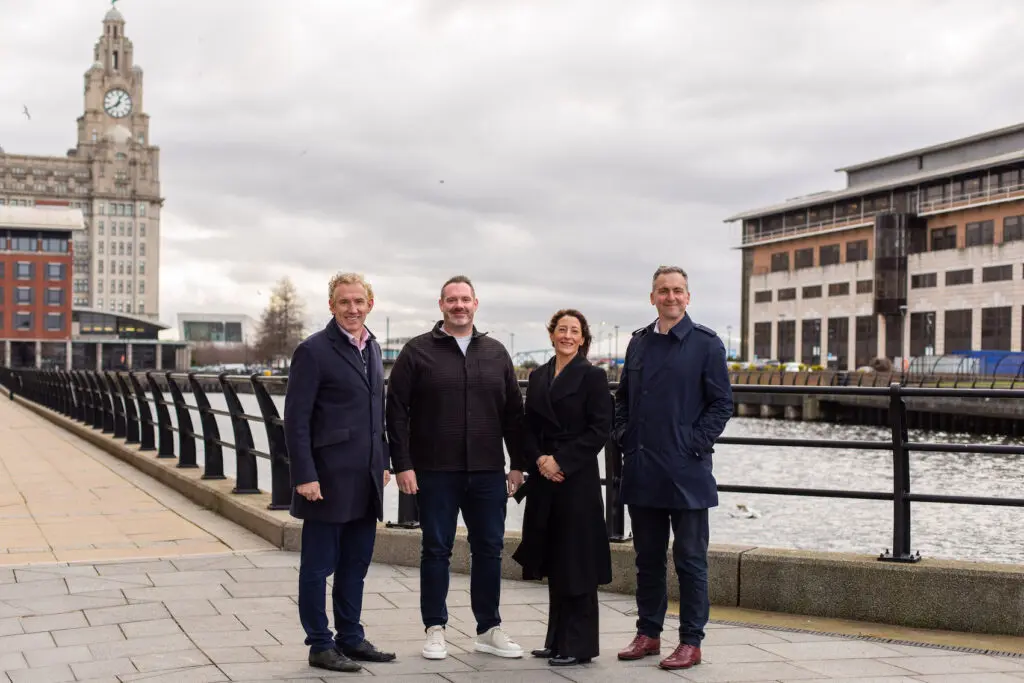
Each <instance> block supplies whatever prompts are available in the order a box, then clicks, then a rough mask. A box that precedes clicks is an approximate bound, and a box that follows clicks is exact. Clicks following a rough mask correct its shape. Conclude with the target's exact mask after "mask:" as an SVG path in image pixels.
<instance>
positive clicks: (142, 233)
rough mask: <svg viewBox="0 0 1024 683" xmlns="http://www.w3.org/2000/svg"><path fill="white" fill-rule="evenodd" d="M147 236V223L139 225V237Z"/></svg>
mask: <svg viewBox="0 0 1024 683" xmlns="http://www.w3.org/2000/svg"><path fill="white" fill-rule="evenodd" d="M145 236H146V224H145V223H139V237H145Z"/></svg>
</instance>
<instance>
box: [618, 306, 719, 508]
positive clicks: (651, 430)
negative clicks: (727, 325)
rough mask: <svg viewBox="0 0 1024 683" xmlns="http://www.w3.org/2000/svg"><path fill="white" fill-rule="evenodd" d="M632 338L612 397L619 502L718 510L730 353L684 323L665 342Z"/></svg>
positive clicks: (640, 333) (649, 331)
mask: <svg viewBox="0 0 1024 683" xmlns="http://www.w3.org/2000/svg"><path fill="white" fill-rule="evenodd" d="M654 325H657V322H655V323H654V324H653V325H650V326H648V327H642V328H640V329H639V330H637V331H636V332H634V333H633V337H632V338H631V339H630V341H629V346H628V347H627V348H626V359H625V367H624V368H623V374H622V377H621V379H620V381H619V388H618V390H617V391H616V394H615V428H614V434H615V437H616V440H617V441H618V443H619V446H620V447H621V449H622V456H623V463H622V467H623V472H622V502H623V503H624V504H626V505H640V506H644V507H652V508H665V509H671V510H678V509H690V510H700V509H706V508H711V507H715V506H716V505H718V485H717V483H716V481H715V477H714V474H712V453H714V450H715V449H714V445H715V440H716V439H717V438H718V437H719V436H720V435H721V434H722V431H723V430H724V429H725V425H726V423H727V422H728V421H729V418H730V417H732V410H733V400H732V385H731V384H730V382H729V369H728V366H727V365H726V358H725V345H724V344H722V340H721V339H719V338H718V335H717V334H715V332H714V330H711V329H709V328H707V327H704V326H703V325H698V324H695V323H694V322H693V320H692V319H691V318H690V316H689V315H686V316H684V317H683V319H682V320H681V321H679V323H677V324H676V325H675V327H673V328H672V329H671V330H669V332H668V334H658V333H657V332H656V331H655V328H654Z"/></svg>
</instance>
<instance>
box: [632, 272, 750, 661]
mask: <svg viewBox="0 0 1024 683" xmlns="http://www.w3.org/2000/svg"><path fill="white" fill-rule="evenodd" d="M689 303H690V288H689V282H688V278H687V275H686V272H685V271H684V270H683V269H682V268H678V267H675V266H662V267H660V268H658V269H657V271H655V273H654V278H653V284H652V291H651V304H653V305H654V306H655V307H656V308H657V309H658V319H657V320H656V321H655V322H654V323H652V324H651V325H649V326H647V327H642V328H640V329H639V330H637V331H636V332H634V333H633V338H632V339H630V342H629V346H628V348H627V349H626V359H625V366H624V371H623V374H622V377H621V380H620V382H619V388H618V391H617V392H616V395H615V428H614V434H615V437H616V439H617V440H618V442H619V445H620V446H621V448H622V455H623V473H622V502H623V503H624V504H625V505H628V506H629V516H630V519H631V521H632V528H633V546H634V549H635V550H636V567H637V587H636V603H637V611H638V614H639V617H638V619H637V635H636V637H635V638H634V639H633V642H632V643H630V645H629V646H628V647H627V648H626V649H625V650H623V651H621V652H620V653H619V659H624V660H633V659H641V658H643V657H646V656H649V655H659V654H660V652H661V631H662V628H663V625H664V621H665V612H666V610H667V608H668V593H667V585H666V554H667V550H668V539H669V530H670V529H671V531H672V533H673V535H674V536H675V540H674V542H673V544H672V558H673V561H674V564H675V567H676V573H677V574H678V576H679V612H680V614H679V646H678V647H677V648H676V649H675V651H674V652H673V653H672V654H671V655H669V656H668V657H666V658H665V659H663V660H661V662H660V663H659V666H660V667H661V668H663V669H686V668H689V667H691V666H694V665H696V664H700V658H701V655H700V645H701V641H702V640H703V638H704V627H705V625H706V624H707V621H708V613H709V610H710V602H709V599H708V585H707V584H708V559H707V552H708V535H709V532H708V509H709V508H712V507H715V506H717V505H718V489H717V483H716V482H715V477H714V475H713V474H712V459H711V454H712V453H713V452H714V444H715V440H716V439H717V438H718V437H719V436H720V435H721V433H722V431H723V430H724V429H725V425H726V423H727V422H728V421H729V418H730V417H732V411H733V401H732V387H731V385H730V382H729V372H728V367H727V365H726V357H725V356H726V354H725V346H724V344H722V340H721V339H719V338H718V335H717V334H715V332H714V331H713V330H711V329H709V328H707V327H704V326H703V325H699V324H697V323H695V322H693V320H692V319H691V318H690V316H688V315H687V314H686V307H687V305H688V304H689Z"/></svg>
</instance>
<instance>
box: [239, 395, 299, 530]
mask: <svg viewBox="0 0 1024 683" xmlns="http://www.w3.org/2000/svg"><path fill="white" fill-rule="evenodd" d="M259 378H260V376H259V375H252V376H251V377H250V378H249V381H250V383H251V384H252V390H253V393H254V394H256V402H257V403H258V404H259V406H260V413H261V414H262V415H263V426H264V427H265V428H266V431H267V445H268V446H269V448H270V505H268V506H267V508H268V509H270V510H287V509H288V508H289V507H291V503H292V481H291V472H290V471H289V465H288V444H287V443H286V442H285V438H284V423H283V422H282V421H281V415H280V414H279V413H278V411H277V404H275V403H274V399H273V398H271V396H270V392H269V391H267V387H266V386H264V384H263V382H261V381H260V379H259Z"/></svg>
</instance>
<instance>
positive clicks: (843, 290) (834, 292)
mask: <svg viewBox="0 0 1024 683" xmlns="http://www.w3.org/2000/svg"><path fill="white" fill-rule="evenodd" d="M828 295H829V296H849V295H850V283H849V282H833V283H832V284H830V285H829V286H828Z"/></svg>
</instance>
